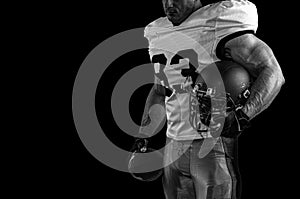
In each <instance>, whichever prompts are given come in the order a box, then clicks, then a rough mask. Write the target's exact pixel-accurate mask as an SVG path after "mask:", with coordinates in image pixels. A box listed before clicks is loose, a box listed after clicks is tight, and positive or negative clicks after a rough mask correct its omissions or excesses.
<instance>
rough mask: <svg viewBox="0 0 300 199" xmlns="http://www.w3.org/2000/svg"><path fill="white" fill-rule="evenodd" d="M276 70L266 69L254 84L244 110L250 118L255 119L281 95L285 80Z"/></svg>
mask: <svg viewBox="0 0 300 199" xmlns="http://www.w3.org/2000/svg"><path fill="white" fill-rule="evenodd" d="M276 68H277V67H276V66H273V67H265V68H264V69H263V70H262V71H261V73H260V74H259V76H258V77H257V79H256V80H255V82H254V83H253V85H252V87H251V95H250V98H249V100H248V101H247V103H246V104H245V106H244V108H243V111H244V112H245V113H246V114H247V115H248V117H249V118H254V117H255V116H256V115H258V114H259V113H260V112H262V111H263V110H264V109H266V108H267V107H268V106H269V105H270V104H271V103H272V101H273V100H274V98H275V97H276V96H277V94H278V93H279V91H280V88H281V86H282V84H283V82H284V78H283V75H282V73H281V71H280V70H277V69H276Z"/></svg>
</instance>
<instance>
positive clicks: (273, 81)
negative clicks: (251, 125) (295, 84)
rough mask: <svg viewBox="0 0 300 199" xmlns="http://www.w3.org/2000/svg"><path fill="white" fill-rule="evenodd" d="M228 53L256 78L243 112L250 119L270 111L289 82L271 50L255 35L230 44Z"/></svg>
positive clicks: (231, 41) (247, 35)
mask: <svg viewBox="0 0 300 199" xmlns="http://www.w3.org/2000/svg"><path fill="white" fill-rule="evenodd" d="M225 52H228V53H229V54H230V56H231V58H232V59H233V60H234V61H236V62H238V63H240V64H241V65H242V66H244V67H245V68H246V69H247V70H248V71H249V73H250V74H251V75H252V76H253V77H254V83H253V85H252V87H251V95H250V97H249V100H248V101H247V103H246V105H245V106H244V108H243V112H245V113H246V115H248V117H249V118H250V119H252V118H254V117H255V116H256V115H258V114H259V113H260V112H262V111H263V110H264V109H266V108H267V107H268V106H269V105H270V104H271V102H272V101H273V100H274V98H275V97H276V95H277V94H278V93H279V91H280V88H281V86H282V85H283V84H284V82H285V80H284V77H283V74H282V71H281V68H280V66H279V64H278V62H277V60H276V58H275V56H274V54H273V52H272V50H271V48H270V47H269V46H268V45H267V44H266V43H264V42H263V41H261V40H260V39H258V38H257V37H256V36H255V35H253V34H245V35H242V36H239V37H236V38H234V39H232V40H230V41H228V42H227V43H226V45H225Z"/></svg>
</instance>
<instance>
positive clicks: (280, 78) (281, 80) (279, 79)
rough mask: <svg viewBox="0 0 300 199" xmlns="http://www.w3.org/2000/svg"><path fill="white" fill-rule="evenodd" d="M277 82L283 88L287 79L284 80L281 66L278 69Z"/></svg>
mask: <svg viewBox="0 0 300 199" xmlns="http://www.w3.org/2000/svg"><path fill="white" fill-rule="evenodd" d="M277 82H278V86H279V87H281V86H283V84H285V78H284V76H283V73H282V70H281V69H280V67H279V66H278V68H277Z"/></svg>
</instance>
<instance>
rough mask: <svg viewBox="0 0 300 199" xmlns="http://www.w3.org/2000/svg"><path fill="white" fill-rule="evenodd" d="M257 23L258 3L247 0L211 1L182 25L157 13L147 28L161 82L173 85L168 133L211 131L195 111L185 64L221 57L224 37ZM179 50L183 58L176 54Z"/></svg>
mask: <svg viewBox="0 0 300 199" xmlns="http://www.w3.org/2000/svg"><path fill="white" fill-rule="evenodd" d="M257 27H258V16H257V9H256V7H255V5H254V4H253V3H251V2H249V1H247V0H229V1H222V2H218V3H215V4H210V5H207V6H204V7H202V8H200V9H199V10H197V11H195V12H194V13H193V14H191V15H190V16H189V17H188V18H187V19H186V20H185V21H184V22H183V23H182V24H181V25H179V26H173V25H172V23H171V22H170V21H169V20H168V19H167V17H163V18H159V19H157V20H156V21H154V22H152V23H150V24H149V25H148V26H147V27H146V28H145V37H146V38H147V39H148V41H149V54H150V57H151V60H152V62H153V63H154V68H155V73H156V76H157V77H158V78H159V79H160V80H161V84H162V85H164V86H166V87H168V88H170V89H171V90H172V94H171V96H167V97H166V98H165V105H166V115H167V124H168V125H167V137H169V138H173V139H176V140H192V139H201V138H209V137H211V135H210V132H209V128H208V127H207V126H205V125H204V124H202V123H201V121H200V119H199V114H198V113H196V112H195V110H196V109H195V107H194V105H195V103H193V101H194V100H195V97H193V95H192V94H191V89H192V88H191V83H192V82H191V81H192V80H191V78H190V77H184V76H183V75H182V73H181V71H182V69H188V68H190V65H189V63H191V62H193V66H194V67H196V70H197V72H200V71H201V70H202V69H203V68H204V67H206V66H207V65H209V64H211V63H213V62H216V61H220V59H219V58H218V57H217V55H216V47H217V46H218V43H219V42H220V40H222V39H223V38H224V37H226V36H228V35H231V34H233V33H235V32H240V31H244V30H250V31H253V32H254V33H255V32H256V30H257ZM178 54H179V55H180V56H181V59H180V58H178V56H176V55H178Z"/></svg>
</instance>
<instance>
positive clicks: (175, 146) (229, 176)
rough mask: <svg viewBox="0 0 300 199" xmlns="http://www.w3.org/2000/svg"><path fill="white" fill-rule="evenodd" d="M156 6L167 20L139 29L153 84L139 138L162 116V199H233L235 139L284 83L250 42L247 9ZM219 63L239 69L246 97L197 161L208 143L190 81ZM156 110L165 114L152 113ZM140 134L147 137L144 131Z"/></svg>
mask: <svg viewBox="0 0 300 199" xmlns="http://www.w3.org/2000/svg"><path fill="white" fill-rule="evenodd" d="M162 4H163V8H164V12H165V14H166V17H161V18H159V19H157V20H155V21H154V22H152V23H150V24H149V25H148V26H147V27H146V28H145V37H146V38H147V39H148V41H149V54H150V58H151V60H152V62H153V65H154V71H155V74H154V75H155V85H154V87H153V88H152V90H151V92H150V94H149V97H148V99H147V102H146V106H145V111H144V115H143V120H142V127H141V132H140V133H141V134H142V133H143V129H145V126H147V125H148V124H150V123H151V122H152V121H151V118H154V117H157V118H160V119H158V120H156V122H158V121H164V120H163V119H162V118H163V117H164V115H166V117H167V132H166V136H167V143H168V144H167V145H166V147H165V154H164V163H165V167H164V176H163V187H164V192H165V197H166V198H168V199H178V198H189V199H216V198H219V199H221V198H222V199H225V198H226V199H229V198H230V199H236V198H240V195H241V189H240V178H239V172H238V166H237V153H236V150H237V147H236V146H237V137H238V135H239V134H240V132H241V131H243V129H244V127H245V126H246V125H247V124H248V122H249V121H250V120H251V119H253V118H254V117H256V116H257V115H258V114H259V113H261V112H262V111H263V110H264V109H266V108H267V107H268V106H269V105H270V104H271V102H272V101H273V100H274V98H275V97H276V96H277V94H278V93H279V91H280V88H281V86H282V85H283V84H284V81H285V80H284V77H283V74H282V71H281V68H280V66H279V64H278V62H277V60H276V58H275V56H274V54H273V52H272V50H271V49H270V47H269V46H268V45H267V44H266V43H265V42H263V41H262V40H260V39H259V38H258V37H257V36H256V35H255V33H256V30H257V28H258V15H257V9H256V6H255V5H254V4H253V3H252V2H250V1H247V0H225V1H215V0H162ZM223 60H231V61H233V62H235V63H237V64H239V65H241V66H242V67H243V68H244V69H245V70H246V71H247V72H248V73H249V74H250V76H251V80H252V82H251V87H249V91H250V92H249V93H250V95H249V97H248V98H247V100H246V102H245V103H244V104H243V106H242V107H239V108H238V109H233V110H232V112H230V113H228V114H226V119H225V124H224V126H223V130H222V133H221V135H220V136H219V137H218V139H217V141H216V143H215V144H214V146H213V148H212V149H211V150H209V151H208V153H207V154H206V155H205V156H203V157H200V156H199V151H200V150H201V146H202V145H203V143H204V141H205V140H209V139H212V137H213V136H212V132H211V128H210V127H209V122H208V123H205V122H204V121H202V120H201V118H200V117H199V115H201V111H200V113H198V112H199V108H198V109H197V107H195V104H196V106H197V104H198V105H199V103H194V101H195V96H194V95H193V92H194V91H195V90H194V88H195V79H196V77H197V75H195V74H199V73H201V71H202V70H203V69H205V68H206V67H207V66H209V65H211V64H214V63H218V62H221V63H222V61H223ZM197 100H198V101H199V100H201V99H198V98H197ZM200 103H202V102H200ZM157 104H159V105H161V107H164V109H163V110H165V111H162V109H151V107H152V106H153V105H157ZM156 110H158V111H156ZM155 111H156V112H155ZM197 111H198V112H197ZM231 113H233V114H231ZM149 115H151V117H150V116H149ZM153 126H158V124H156V125H153ZM144 134H147V135H148V136H151V135H149V131H147V133H144ZM138 142H139V143H138V145H137V146H139V147H140V148H143V149H145V147H146V145H147V144H148V142H149V140H148V139H142V140H141V139H139V140H138ZM150 142H151V141H150Z"/></svg>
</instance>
